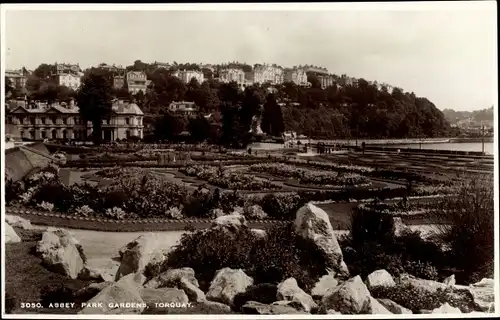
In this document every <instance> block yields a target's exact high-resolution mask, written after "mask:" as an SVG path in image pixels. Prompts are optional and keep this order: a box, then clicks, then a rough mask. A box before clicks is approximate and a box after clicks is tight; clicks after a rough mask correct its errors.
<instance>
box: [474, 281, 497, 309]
mask: <svg viewBox="0 0 500 320" xmlns="http://www.w3.org/2000/svg"><path fill="white" fill-rule="evenodd" d="M469 291H470V293H471V294H472V297H473V299H474V304H475V305H476V307H477V308H478V309H479V310H480V311H484V312H493V311H494V310H495V283H494V280H493V279H488V278H484V279H482V280H481V281H479V282H477V283H474V284H471V285H470V286H469Z"/></svg>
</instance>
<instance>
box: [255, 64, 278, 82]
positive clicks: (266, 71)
mask: <svg viewBox="0 0 500 320" xmlns="http://www.w3.org/2000/svg"><path fill="white" fill-rule="evenodd" d="M253 77H254V78H253V83H270V84H272V85H277V84H281V83H283V79H284V70H283V68H281V67H278V66H270V65H256V66H255V67H254V70H253Z"/></svg>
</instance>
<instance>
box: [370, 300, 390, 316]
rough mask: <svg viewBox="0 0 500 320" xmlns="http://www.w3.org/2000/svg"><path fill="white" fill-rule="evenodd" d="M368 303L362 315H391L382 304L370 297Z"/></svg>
mask: <svg viewBox="0 0 500 320" xmlns="http://www.w3.org/2000/svg"><path fill="white" fill-rule="evenodd" d="M369 300H370V302H369V303H368V304H367V305H366V307H365V310H363V313H367V314H392V312H391V311H389V310H388V309H387V308H386V307H385V306H384V305H383V304H381V303H380V302H379V301H378V300H377V299H375V298H373V297H370V298H369Z"/></svg>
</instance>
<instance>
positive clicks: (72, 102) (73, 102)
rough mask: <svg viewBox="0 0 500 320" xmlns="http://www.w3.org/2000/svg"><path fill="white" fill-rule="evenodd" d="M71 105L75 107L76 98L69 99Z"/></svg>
mask: <svg viewBox="0 0 500 320" xmlns="http://www.w3.org/2000/svg"><path fill="white" fill-rule="evenodd" d="M69 107H70V108H74V107H75V99H70V100H69Z"/></svg>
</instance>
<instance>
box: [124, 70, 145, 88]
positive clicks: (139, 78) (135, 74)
mask: <svg viewBox="0 0 500 320" xmlns="http://www.w3.org/2000/svg"><path fill="white" fill-rule="evenodd" d="M126 78H127V79H126V80H127V86H128V91H129V92H130V93H132V94H137V93H139V91H142V92H143V93H146V88H147V86H148V82H147V76H146V74H145V73H144V72H140V71H130V72H128V73H127V77H126Z"/></svg>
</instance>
